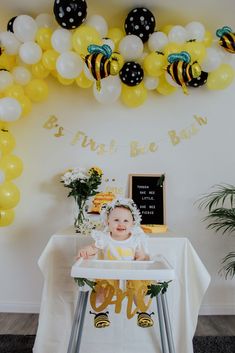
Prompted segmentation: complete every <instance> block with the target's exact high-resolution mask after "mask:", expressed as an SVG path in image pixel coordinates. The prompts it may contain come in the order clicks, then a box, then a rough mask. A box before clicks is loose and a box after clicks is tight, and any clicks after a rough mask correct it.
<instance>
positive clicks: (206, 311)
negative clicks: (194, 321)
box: [199, 304, 235, 315]
mask: <svg viewBox="0 0 235 353" xmlns="http://www.w3.org/2000/svg"><path fill="white" fill-rule="evenodd" d="M199 315H235V305H234V304H231V305H209V304H205V305H202V306H201V308H200V311H199Z"/></svg>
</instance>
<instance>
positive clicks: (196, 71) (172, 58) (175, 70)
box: [166, 51, 201, 94]
mask: <svg viewBox="0 0 235 353" xmlns="http://www.w3.org/2000/svg"><path fill="white" fill-rule="evenodd" d="M167 59H168V62H169V65H168V66H167V68H166V70H167V72H168V73H169V74H170V76H171V77H172V79H173V80H174V81H175V82H176V83H177V84H178V85H180V86H182V88H183V92H184V93H185V94H188V90H187V86H186V85H187V83H189V82H190V81H191V80H192V79H194V78H197V77H199V76H200V75H201V67H200V65H199V64H198V62H196V61H195V62H193V63H192V64H190V61H191V56H190V54H189V53H188V52H186V51H182V52H180V53H173V54H170V55H168V58H167Z"/></svg>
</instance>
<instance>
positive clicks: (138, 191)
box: [129, 174, 166, 225]
mask: <svg viewBox="0 0 235 353" xmlns="http://www.w3.org/2000/svg"><path fill="white" fill-rule="evenodd" d="M129 197H130V198H132V199H133V201H134V202H135V204H136V205H137V207H138V208H139V210H140V212H141V215H142V222H141V224H142V225H156V224H158V225H164V224H165V221H166V220H165V175H164V174H129Z"/></svg>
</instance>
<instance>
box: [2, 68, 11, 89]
mask: <svg viewBox="0 0 235 353" xmlns="http://www.w3.org/2000/svg"><path fill="white" fill-rule="evenodd" d="M13 81H14V79H13V76H12V74H11V73H10V72H8V71H4V70H1V71H0V91H4V90H5V89H6V88H7V87H9V86H10V85H12V84H13Z"/></svg>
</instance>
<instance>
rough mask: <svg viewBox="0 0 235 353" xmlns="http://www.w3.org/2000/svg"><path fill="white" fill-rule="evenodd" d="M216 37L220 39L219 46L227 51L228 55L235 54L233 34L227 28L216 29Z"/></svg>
mask: <svg viewBox="0 0 235 353" xmlns="http://www.w3.org/2000/svg"><path fill="white" fill-rule="evenodd" d="M216 35H217V37H219V38H220V40H219V45H221V47H223V48H224V49H225V50H227V51H228V52H229V53H232V54H234V53H235V33H233V32H232V29H231V28H230V27H228V26H224V27H222V28H219V29H217V31H216Z"/></svg>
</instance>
